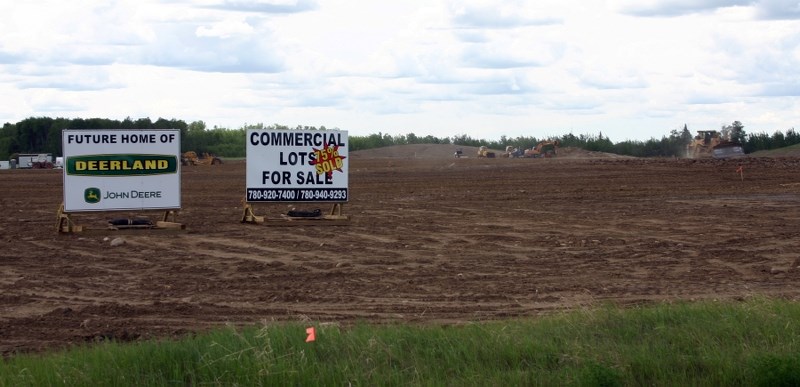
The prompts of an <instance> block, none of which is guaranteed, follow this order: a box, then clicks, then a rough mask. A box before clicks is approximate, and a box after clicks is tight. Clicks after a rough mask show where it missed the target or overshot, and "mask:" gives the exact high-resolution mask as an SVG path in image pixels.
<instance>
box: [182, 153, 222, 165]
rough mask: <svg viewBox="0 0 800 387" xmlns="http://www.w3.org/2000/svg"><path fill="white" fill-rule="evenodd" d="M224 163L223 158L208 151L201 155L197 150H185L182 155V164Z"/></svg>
mask: <svg viewBox="0 0 800 387" xmlns="http://www.w3.org/2000/svg"><path fill="white" fill-rule="evenodd" d="M218 164H222V159H221V158H219V157H217V156H214V155H212V154H210V153H208V152H203V153H202V154H201V155H200V156H198V155H197V152H195V151H188V152H184V153H183V154H182V155H181V165H218Z"/></svg>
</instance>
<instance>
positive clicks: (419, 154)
mask: <svg viewBox="0 0 800 387" xmlns="http://www.w3.org/2000/svg"><path fill="white" fill-rule="evenodd" d="M459 149H460V150H461V152H462V157H468V158H470V157H478V149H479V148H478V147H475V146H460V145H453V144H412V145H394V146H388V147H383V148H374V149H365V150H360V151H355V152H350V157H353V158H356V159H358V158H364V159H380V158H405V159H444V158H453V157H454V154H455V152H456V151H457V150H459ZM491 151H493V152H495V154H496V155H497V156H498V157H500V156H501V155H502V154H503V152H504V150H502V149H491ZM557 157H558V158H568V159H593V158H632V156H622V155H617V154H613V153H605V152H592V151H587V150H583V149H580V148H575V147H566V148H560V149H559V150H558V156H557Z"/></svg>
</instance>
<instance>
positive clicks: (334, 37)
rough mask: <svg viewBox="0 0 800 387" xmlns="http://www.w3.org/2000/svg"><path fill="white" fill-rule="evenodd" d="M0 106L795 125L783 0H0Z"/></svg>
mask: <svg viewBox="0 0 800 387" xmlns="http://www.w3.org/2000/svg"><path fill="white" fill-rule="evenodd" d="M0 14H2V15H4V16H3V18H2V21H1V22H0V123H16V122H19V121H21V120H23V119H25V118H28V117H53V118H56V117H64V118H95V117H99V118H109V119H116V120H123V119H125V118H127V117H130V118H132V119H134V120H135V119H139V118H150V119H152V120H154V121H155V120H156V119H158V118H166V119H178V120H183V121H185V122H187V123H191V122H194V121H203V122H204V123H205V124H206V126H207V127H208V128H213V127H222V128H231V129H236V128H241V127H243V126H245V125H255V124H264V125H272V124H280V125H286V126H289V127H295V126H298V125H302V126H315V127H320V126H325V127H326V128H329V129H332V128H337V129H341V130H347V131H348V132H349V134H350V135H351V136H353V135H358V136H365V135H369V134H374V133H384V134H386V133H388V134H391V135H402V134H408V133H414V134H416V135H418V136H425V135H433V136H436V137H450V136H457V135H468V136H470V137H473V138H479V139H490V140H494V139H499V138H500V137H501V136H507V137H512V138H513V137H517V136H526V137H527V136H533V137H537V138H544V137H548V136H559V135H563V134H567V133H573V134H575V135H579V134H588V135H597V134H602V135H603V136H604V137H608V138H610V139H611V140H613V141H617V142H618V141H624V140H647V139H650V138H657V139H658V138H661V137H662V136H664V135H668V134H669V132H670V131H671V130H681V129H683V127H684V125H686V126H687V127H688V128H689V130H690V131H692V132H694V131H696V130H711V129H719V128H721V127H722V126H723V125H727V124H730V123H732V122H733V121H740V122H742V123H743V124H744V127H745V131H746V132H747V133H755V132H765V133H769V134H772V133H774V132H775V131H786V130H788V129H790V128H798V127H800V0H753V1H748V0H605V1H603V0H594V1H587V0H552V1H551V0H536V1H533V0H531V1H518V0H506V1H486V0H464V1H451V0H402V1H400V0H385V1H355V0H199V1H182V0H161V1H155V0H119V1H113V0H111V1H107V0H98V1H95V0H75V1H62V0H59V1H49V0H44V1H37V0H26V1H24V2H22V1H15V0H0Z"/></svg>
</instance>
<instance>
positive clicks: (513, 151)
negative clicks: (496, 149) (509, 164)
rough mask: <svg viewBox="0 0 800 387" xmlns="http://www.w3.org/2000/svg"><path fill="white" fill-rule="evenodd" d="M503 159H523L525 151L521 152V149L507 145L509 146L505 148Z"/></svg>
mask: <svg viewBox="0 0 800 387" xmlns="http://www.w3.org/2000/svg"><path fill="white" fill-rule="evenodd" d="M503 157H504V158H511V159H515V158H519V157H525V151H524V150H522V149H519V148H517V147H514V146H511V145H509V146H507V147H506V151H505V152H504V153H503Z"/></svg>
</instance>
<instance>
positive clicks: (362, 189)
mask: <svg viewBox="0 0 800 387" xmlns="http://www.w3.org/2000/svg"><path fill="white" fill-rule="evenodd" d="M452 153H453V147H452V146H451V147H448V146H439V147H433V146H431V147H427V148H426V147H417V148H414V149H413V150H410V148H408V149H405V150H404V151H403V152H400V151H389V150H384V151H370V152H364V153H353V154H351V159H350V191H351V201H350V202H349V203H348V204H347V205H345V206H344V212H345V214H347V215H350V217H351V219H350V221H349V222H346V223H331V222H317V223H316V224H312V225H303V224H301V225H296V224H295V223H287V222H286V221H283V220H280V219H279V218H280V215H281V214H284V213H285V212H286V211H288V209H289V208H288V207H287V205H285V204H281V205H260V206H256V212H257V213H258V214H259V215H267V217H268V218H270V219H272V220H269V221H268V222H267V224H264V225H251V224H242V223H240V222H239V220H240V218H241V215H242V207H241V199H242V197H243V196H244V178H245V177H244V172H245V164H244V162H243V161H240V162H236V161H228V162H226V163H225V164H224V165H221V166H205V167H200V166H198V167H184V169H183V175H182V191H183V197H182V204H183V209H182V210H181V211H180V213H179V214H178V221H180V222H182V223H184V224H185V225H186V226H187V230H186V231H185V232H170V231H141V230H138V231H126V232H117V233H106V234H103V233H97V232H91V233H83V234H73V235H58V234H57V233H56V232H55V226H56V211H57V208H58V206H59V204H60V203H61V200H62V175H61V171H58V170H46V171H43V170H28V171H23V170H4V171H0V183H1V185H0V186H2V194H0V209H1V210H2V213H3V218H2V220H0V269H2V271H1V272H0V351H2V353H3V354H4V355H9V354H11V353H15V352H21V351H41V350H47V349H53V348H59V347H63V346H66V345H71V344H80V343H86V342H95V341H98V340H104V339H115V340H140V339H148V338H154V337H175V336H180V335H183V334H186V333H191V332H197V331H202V330H205V329H208V328H211V327H215V326H220V325H223V324H228V323H231V324H237V325H239V324H258V323H261V322H262V321H273V320H274V321H289V320H291V321H314V322H335V321H341V322H352V321H373V322H389V321H396V322H413V323H418V322H448V323H449V322H464V321H480V320H488V319H499V318H506V317H517V316H536V315H540V314H543V313H549V312H552V311H555V310H562V309H573V308H581V307H585V306H590V305H596V304H598V303H603V302H614V303H620V304H623V305H631V304H641V303H649V302H660V301H674V300H697V299H742V298H745V297H750V296H756V295H767V296H776V297H787V298H790V299H798V298H800V287H798V285H799V284H800V247H799V245H798V230H800V173H798V172H799V171H800V158H748V159H743V160H738V161H733V160H728V161H715V160H704V161H691V160H673V159H663V160H662V159H659V160H655V159H630V158H611V157H605V156H603V155H598V154H589V153H585V152H584V153H581V152H573V154H572V155H571V156H570V155H569V154H568V152H564V154H563V155H562V157H559V158H558V159H477V158H474V157H470V158H464V159H455V158H453V157H452V156H451V155H452ZM465 154H467V155H469V156H472V155H473V154H474V153H470V152H467V151H465ZM740 165H741V166H742V167H743V172H744V180H741V177H740V175H739V174H738V173H737V172H736V170H737V168H738V167H739V166H740ZM318 207H319V208H322V209H323V210H328V209H329V207H330V205H320V206H318ZM313 208H317V206H314V205H304V206H297V209H313ZM134 215H148V216H150V217H151V218H152V219H155V218H157V217H158V216H159V215H160V214H159V213H157V212H154V213H144V214H141V213H140V214H128V213H103V214H97V213H94V214H76V215H75V216H74V219H75V221H76V222H77V223H79V224H82V225H84V226H86V227H91V228H98V229H101V228H103V227H105V224H106V221H107V220H109V219H111V218H117V217H127V216H134ZM118 238H119V240H118V241H117V242H116V243H120V242H124V243H123V244H121V245H117V246H112V243H111V242H112V241H114V240H115V239H118ZM116 243H115V244H116Z"/></svg>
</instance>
